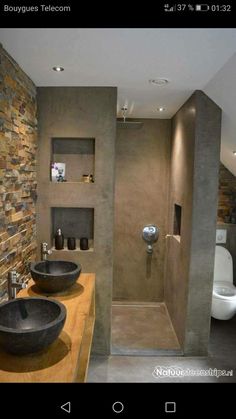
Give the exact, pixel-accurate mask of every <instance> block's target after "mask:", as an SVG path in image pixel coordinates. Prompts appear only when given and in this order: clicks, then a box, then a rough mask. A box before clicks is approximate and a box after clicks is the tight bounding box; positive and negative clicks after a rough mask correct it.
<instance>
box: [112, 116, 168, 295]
mask: <svg viewBox="0 0 236 419" xmlns="http://www.w3.org/2000/svg"><path fill="white" fill-rule="evenodd" d="M140 121H142V122H143V126H142V128H140V129H131V128H127V129H122V128H117V141H116V183H115V229H114V286H113V299H115V300H130V301H163V274H164V257H165V235H166V232H167V231H166V227H167V225H166V223H167V215H166V214H167V209H168V202H167V200H168V181H169V178H168V176H169V161H170V130H171V121H170V120H163V119H162V120H153V119H143V120H140ZM150 223H154V224H156V225H157V226H158V227H160V238H159V240H158V243H156V244H155V246H154V252H153V255H152V256H151V257H150V256H148V255H147V253H146V245H145V243H144V241H143V240H142V229H143V227H144V226H145V225H146V224H150Z"/></svg>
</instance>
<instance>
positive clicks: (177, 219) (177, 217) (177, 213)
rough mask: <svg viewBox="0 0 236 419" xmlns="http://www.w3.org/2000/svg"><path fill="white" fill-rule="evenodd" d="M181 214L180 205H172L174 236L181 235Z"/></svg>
mask: <svg viewBox="0 0 236 419" xmlns="http://www.w3.org/2000/svg"><path fill="white" fill-rule="evenodd" d="M181 215H182V207H181V206H180V205H177V204H175V205H174V232H173V233H174V236H180V235H181Z"/></svg>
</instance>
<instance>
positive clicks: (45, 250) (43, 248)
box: [41, 242, 52, 260]
mask: <svg viewBox="0 0 236 419" xmlns="http://www.w3.org/2000/svg"><path fill="white" fill-rule="evenodd" d="M51 254H52V250H51V249H48V244H47V243H46V242H43V243H41V260H47V257H48V255H51Z"/></svg>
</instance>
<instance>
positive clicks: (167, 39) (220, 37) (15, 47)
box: [0, 28, 236, 175]
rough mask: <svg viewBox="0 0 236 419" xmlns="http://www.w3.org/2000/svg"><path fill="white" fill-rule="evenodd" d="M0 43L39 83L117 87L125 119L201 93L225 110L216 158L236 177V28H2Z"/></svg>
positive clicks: (170, 109) (171, 109)
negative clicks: (125, 109) (155, 82)
mask: <svg viewBox="0 0 236 419" xmlns="http://www.w3.org/2000/svg"><path fill="white" fill-rule="evenodd" d="M0 42H1V43H2V44H3V47H4V48H5V49H6V50H7V51H8V52H9V53H10V54H11V55H12V57H13V58H14V59H15V60H16V61H17V62H18V63H19V64H20V66H21V67H22V68H23V70H24V71H25V72H26V73H27V74H28V75H29V76H30V77H31V79H32V80H33V81H34V83H35V84H36V85H37V86H117V87H118V101H117V111H118V116H121V113H120V109H121V107H122V106H124V105H126V106H128V115H127V116H128V117H133V118H171V117H172V116H173V115H174V114H175V112H176V111H177V110H178V109H179V107H180V106H181V105H182V104H183V103H184V102H185V100H186V99H187V98H188V97H189V96H190V95H191V94H192V92H193V91H194V90H196V89H201V90H203V91H205V92H206V93H207V94H208V95H209V96H210V97H211V98H212V99H213V100H215V101H216V103H217V104H218V105H219V106H221V107H222V108H223V128H222V160H223V163H224V164H226V165H227V166H228V167H229V168H230V170H231V171H233V173H234V174H235V175H236V167H235V166H236V164H235V161H236V159H235V157H234V156H233V155H232V148H233V150H234V149H236V136H235V138H234V133H235V132H236V103H235V102H236V58H235V57H236V56H235V55H234V54H235V53H236V29H144V28H143V29H99V28H98V29H89V28H86V29H76V28H75V29H63V28H61V29H36V28H34V29H23V28H18V29H17V28H14V29H11V28H5V29H0ZM54 66H62V67H64V68H65V71H63V72H61V73H57V72H55V71H52V67H54ZM158 77H163V78H167V79H168V80H169V81H170V83H168V84H167V85H165V86H161V87H159V86H156V85H153V84H150V83H149V80H150V79H156V78H158ZM231 80H232V83H233V84H232V83H231ZM159 106H164V107H165V108H166V111H165V112H158V111H157V108H158V107H159ZM225 150H226V151H227V152H226V151H225Z"/></svg>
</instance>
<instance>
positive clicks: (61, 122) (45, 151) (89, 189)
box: [37, 87, 116, 354]
mask: <svg viewBox="0 0 236 419" xmlns="http://www.w3.org/2000/svg"><path fill="white" fill-rule="evenodd" d="M38 108H39V158H38V183H39V189H38V192H39V199H38V207H37V210H38V219H37V226H38V236H37V237H38V246H39V245H40V243H41V242H42V241H47V242H49V243H51V230H52V223H51V208H52V207H70V208H73V207H75V208H94V249H93V251H79V250H76V251H67V250H63V251H62V250H61V251H60V250H59V251H54V252H53V255H52V256H51V258H53V259H66V260H71V261H78V262H79V263H81V265H82V270H83V272H95V273H96V325H95V334H94V342H93V350H94V352H96V353H100V354H107V353H109V352H110V318H111V315H110V314H111V313H110V309H111V293H112V275H113V211H114V208H113V201H114V196H113V192H114V188H113V186H114V144H115V133H116V88H106V87H104V88H103V87H101V88H92V87H91V88H88V87H52V88H50V87H49V88H47V87H45V88H39V89H38ZM52 138H68V139H72V138H95V172H96V176H95V183H87V184H86V183H79V182H65V183H53V182H50V162H51V139H52Z"/></svg>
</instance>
